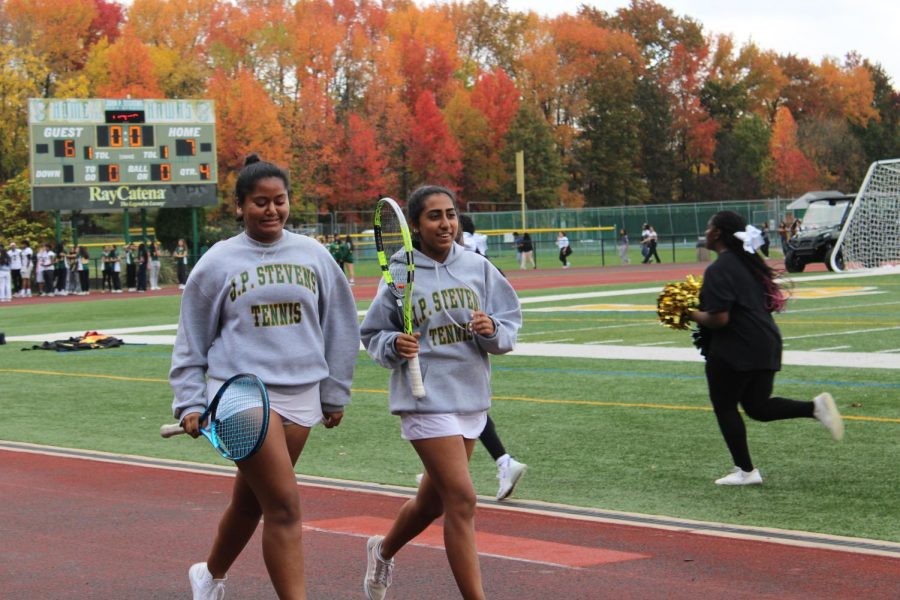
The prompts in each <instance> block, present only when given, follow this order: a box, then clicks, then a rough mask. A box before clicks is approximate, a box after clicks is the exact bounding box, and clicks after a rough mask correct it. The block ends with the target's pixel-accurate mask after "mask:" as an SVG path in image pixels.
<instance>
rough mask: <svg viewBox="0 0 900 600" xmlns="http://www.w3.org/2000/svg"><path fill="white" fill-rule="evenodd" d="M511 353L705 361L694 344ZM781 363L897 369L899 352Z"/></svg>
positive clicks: (801, 357)
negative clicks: (692, 345) (687, 346)
mask: <svg viewBox="0 0 900 600" xmlns="http://www.w3.org/2000/svg"><path fill="white" fill-rule="evenodd" d="M511 354H512V355H513V356H540V357H551V358H559V357H566V358H596V359H604V360H610V359H612V360H648V361H667V362H696V363H702V362H704V360H703V357H702V356H700V352H699V351H698V350H697V349H696V348H693V347H691V348H653V347H649V348H648V347H646V346H643V347H642V346H616V345H612V344H610V345H605V346H599V345H598V346H588V345H586V344H534V343H521V344H519V345H518V346H516V349H515V350H513V351H512V352H511ZM781 362H782V364H785V365H792V366H806V367H842V368H847V367H850V368H859V369H894V370H897V369H900V355H898V354H875V353H874V352H809V351H804V350H792V351H786V352H784V353H783V354H782V357H781Z"/></svg>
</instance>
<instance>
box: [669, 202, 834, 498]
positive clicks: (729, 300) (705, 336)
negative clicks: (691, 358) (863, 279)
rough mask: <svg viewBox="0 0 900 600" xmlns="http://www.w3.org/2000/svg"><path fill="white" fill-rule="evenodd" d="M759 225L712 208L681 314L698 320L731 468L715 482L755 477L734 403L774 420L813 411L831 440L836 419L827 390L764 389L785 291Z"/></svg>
mask: <svg viewBox="0 0 900 600" xmlns="http://www.w3.org/2000/svg"><path fill="white" fill-rule="evenodd" d="M762 244H763V240H762V232H760V230H758V229H756V228H755V227H752V226H748V225H747V223H746V221H744V218H743V217H741V216H740V215H739V214H737V213H735V212H731V211H727V210H726V211H721V212H718V213H716V214H715V215H713V216H712V218H710V220H709V224H708V225H707V228H706V247H707V248H708V249H710V250H713V251H714V252H715V253H716V254H717V255H718V257H717V259H716V261H715V262H713V263H712V264H711V265H709V266H708V267H707V268H706V272H705V273H704V274H703V284H702V286H701V288H700V308H699V309H698V310H695V311H690V312H688V314H687V317H688V318H689V319H691V320H693V321H694V322H696V323H697V325H699V326H700V332H699V339H700V348H701V352H702V353H703V355H704V356H705V357H706V380H707V383H708V385H709V398H710V400H711V401H712V405H713V410H714V411H715V414H716V420H717V421H718V423H719V429H720V430H721V432H722V436H723V437H724V438H725V444H726V445H727V446H728V450H729V452H730V453H731V458H732V460H733V464H734V468H733V469H732V471H731V472H730V473H728V474H727V475H725V476H724V477H721V478H719V479H717V480H716V483H717V484H718V485H754V484H760V483H762V475H761V474H760V472H759V469H757V468H756V467H754V465H753V461H752V460H751V458H750V450H749V448H748V445H747V432H746V429H745V427H744V421H743V419H742V418H741V414H740V413H739V412H738V405H740V406H741V407H742V408H743V409H744V412H745V413H746V414H747V416H748V417H750V418H751V419H755V420H757V421H777V420H782V419H798V418H815V419H818V420H819V421H820V422H821V423H822V424H823V425H824V426H825V427H826V428H828V429H829V430H830V431H831V434H832V436H833V437H834V439H836V440H840V439H841V438H842V437H843V435H844V424H843V421H842V420H841V415H840V414H839V413H838V410H837V406H836V405H835V402H834V399H833V398H832V397H831V394H829V393H827V392H824V393H822V394H819V395H818V396H816V397H815V398H814V399H813V400H812V401H811V402H801V401H797V400H789V399H787V398H780V397H772V396H771V394H772V388H773V384H774V381H775V373H776V372H777V371H779V370H780V369H781V351H782V342H781V332H780V331H779V330H778V326H777V325H776V324H775V320H774V319H773V318H772V312H773V311H780V310H782V309H783V308H784V304H785V301H786V297H785V295H784V292H783V290H782V289H781V288H780V287H779V286H778V284H777V283H776V273H775V272H774V271H773V270H772V268H771V267H769V266H768V265H767V264H766V262H765V261H764V260H763V259H762V257H761V256H760V255H759V254H757V252H756V251H757V249H759V248H760V247H761V246H762Z"/></svg>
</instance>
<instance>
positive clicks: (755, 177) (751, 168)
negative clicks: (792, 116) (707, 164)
mask: <svg viewBox="0 0 900 600" xmlns="http://www.w3.org/2000/svg"><path fill="white" fill-rule="evenodd" d="M769 135H770V131H769V127H768V125H767V124H766V122H765V121H764V120H763V118H762V117H761V116H760V115H758V114H755V113H746V114H744V115H743V116H741V117H740V118H738V119H736V120H733V121H731V123H730V126H729V127H728V128H727V129H722V130H721V131H719V133H718V135H717V143H716V154H715V164H716V167H717V169H716V171H715V173H714V174H713V177H712V182H711V185H710V186H709V187H707V188H706V191H707V196H706V199H707V200H736V199H751V198H759V197H761V196H762V186H763V179H762V177H763V166H764V165H765V162H766V159H767V157H768V154H769Z"/></svg>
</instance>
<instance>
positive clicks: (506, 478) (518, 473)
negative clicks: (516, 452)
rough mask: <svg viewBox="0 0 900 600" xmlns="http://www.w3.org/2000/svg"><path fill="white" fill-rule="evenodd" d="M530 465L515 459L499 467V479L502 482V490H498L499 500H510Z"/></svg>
mask: <svg viewBox="0 0 900 600" xmlns="http://www.w3.org/2000/svg"><path fill="white" fill-rule="evenodd" d="M526 469H528V465H525V464H522V463H520V462H519V461H517V460H516V459H514V458H510V459H509V460H507V461H506V462H503V463H501V464H500V465H498V466H497V479H499V480H500V489H498V490H497V500H503V499H504V498H508V497H509V495H510V494H512V493H513V490H514V489H515V487H516V484H517V483H518V482H519V479H521V478H522V475H524V474H525V470H526Z"/></svg>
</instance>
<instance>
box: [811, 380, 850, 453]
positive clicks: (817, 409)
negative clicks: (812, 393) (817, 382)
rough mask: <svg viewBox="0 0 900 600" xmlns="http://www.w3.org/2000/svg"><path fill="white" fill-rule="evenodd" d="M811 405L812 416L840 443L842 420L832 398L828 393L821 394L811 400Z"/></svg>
mask: <svg viewBox="0 0 900 600" xmlns="http://www.w3.org/2000/svg"><path fill="white" fill-rule="evenodd" d="M813 404H814V405H815V406H814V408H813V416H814V417H815V418H817V419H818V420H819V421H820V422H821V423H822V425H824V426H825V427H826V428H827V429H828V431H830V432H831V437H833V438H834V439H836V440H838V441H840V440H841V439H842V438H843V437H844V419H842V418H841V413H839V412H838V409H837V405H836V404H835V403H834V398H832V397H831V394H829V393H828V392H822V393H821V394H819V395H818V396H816V397H815V398H813Z"/></svg>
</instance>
